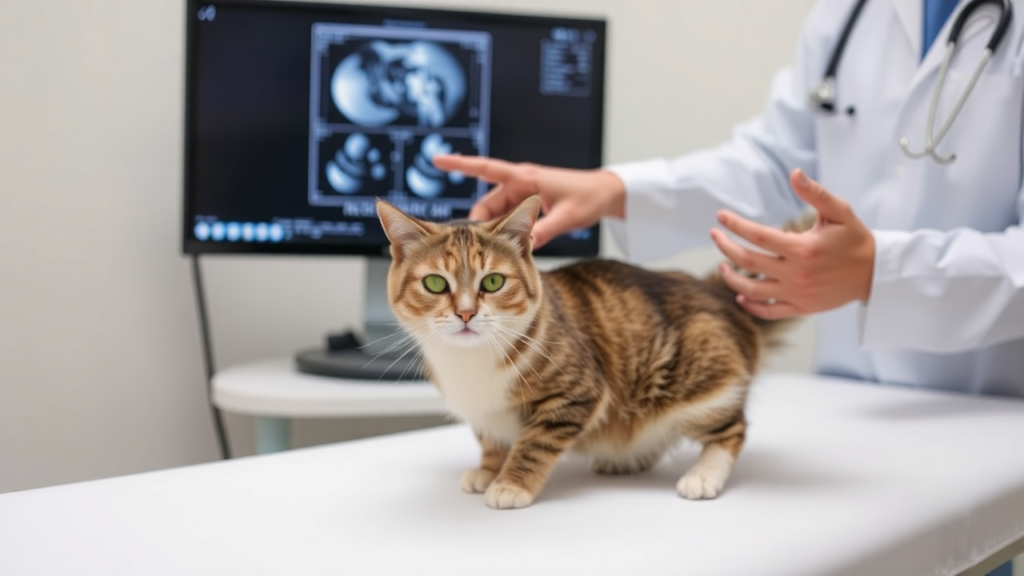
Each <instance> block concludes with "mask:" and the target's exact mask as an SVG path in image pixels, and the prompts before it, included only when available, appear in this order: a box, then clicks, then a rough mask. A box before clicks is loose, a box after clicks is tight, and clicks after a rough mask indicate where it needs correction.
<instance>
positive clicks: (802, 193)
mask: <svg viewBox="0 0 1024 576" xmlns="http://www.w3.org/2000/svg"><path fill="white" fill-rule="evenodd" d="M789 183H790V185H791V186H792V187H793V191H794V192H796V195H797V196H799V197H800V198H801V199H802V200H803V201H804V202H807V203H808V204H810V205H811V206H813V207H814V209H815V210H817V211H818V214H819V216H820V217H822V218H824V219H825V220H830V221H832V222H846V221H847V220H849V217H850V215H851V214H852V211H851V210H850V205H849V203H847V202H846V201H845V200H843V199H841V198H838V197H836V196H833V195H832V194H830V193H829V191H828V190H825V187H824V186H822V185H821V184H820V183H818V182H816V181H814V180H811V179H810V178H808V177H807V174H805V173H804V171H803V170H801V169H799V168H797V169H795V170H793V173H792V174H790V176H789Z"/></svg>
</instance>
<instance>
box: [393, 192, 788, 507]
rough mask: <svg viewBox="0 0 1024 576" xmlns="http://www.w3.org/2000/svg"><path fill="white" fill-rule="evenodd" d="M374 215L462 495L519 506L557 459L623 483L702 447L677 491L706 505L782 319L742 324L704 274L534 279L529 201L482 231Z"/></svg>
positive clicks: (601, 271) (723, 475) (580, 274)
mask: <svg viewBox="0 0 1024 576" xmlns="http://www.w3.org/2000/svg"><path fill="white" fill-rule="evenodd" d="M377 210H378V215H379V217H380V220H381V223H382V225H383V227H384V230H385V233H386V234H387V236H388V239H389V240H390V243H391V256H392V262H391V268H390V270H389V273H388V298H389V301H390V303H391V307H392V309H393V310H394V313H395V316H396V318H397V319H398V321H399V323H400V324H401V325H402V327H403V328H404V329H405V330H406V331H408V332H409V333H411V335H412V336H413V337H414V338H415V339H416V341H417V343H418V345H419V348H420V351H421V354H422V355H423V359H424V361H425V371H426V373H427V374H428V378H429V380H430V381H431V382H432V383H433V384H434V385H435V386H436V387H437V388H438V390H439V391H440V393H441V395H442V397H443V399H444V401H445V403H446V405H447V407H448V408H449V409H450V410H451V411H452V412H453V413H454V415H455V416H457V417H458V418H460V419H462V420H464V421H465V422H467V423H468V424H469V425H470V426H471V427H472V429H473V431H474V433H475V434H476V436H477V439H478V440H479V443H480V446H481V448H482V451H483V456H482V458H481V462H480V466H479V467H477V468H473V469H470V470H468V471H466V472H465V473H464V474H463V475H462V477H461V480H460V485H461V488H462V489H463V490H464V491H466V492H476V493H480V492H482V493H485V497H486V502H487V505H488V506H490V507H492V508H499V509H505V508H522V507H525V506H529V505H530V504H532V503H533V501H534V500H535V499H536V498H537V495H538V494H539V493H540V491H541V489H542V488H543V486H544V484H545V482H546V481H547V479H548V476H549V475H550V473H551V471H552V469H553V468H554V466H555V464H556V462H557V461H558V460H559V458H560V457H561V456H562V454H564V453H565V452H566V451H568V450H570V449H571V450H573V451H575V452H577V453H580V454H583V455H584V456H586V457H588V459H589V462H590V466H591V468H592V469H593V470H594V471H596V472H598V473H603V474H636V473H639V472H642V471H644V470H647V469H649V468H650V467H651V466H653V465H654V464H655V463H657V462H658V460H659V459H660V458H661V457H662V455H663V454H664V453H665V452H666V451H667V450H668V449H670V448H671V447H673V446H674V445H676V444H677V443H678V442H680V441H681V440H682V439H683V438H684V437H685V438H689V439H692V440H695V441H697V442H699V443H701V444H702V445H703V449H702V452H701V455H700V457H699V459H698V461H697V462H696V464H694V465H693V467H692V468H690V469H689V471H687V472H686V474H685V475H683V476H682V478H680V479H679V481H678V483H677V484H676V490H677V492H678V493H679V495H680V496H682V497H684V498H687V499H705V498H715V497H716V496H718V494H719V493H720V492H721V491H722V489H723V486H724V485H725V482H726V479H727V478H728V476H729V474H730V472H731V470H732V466H733V463H734V462H735V460H736V457H737V456H738V454H739V452H740V449H741V447H742V446H743V442H744V439H745V434H746V421H745V418H744V406H745V403H746V398H747V392H748V389H749V387H750V384H751V381H752V379H753V377H754V375H755V373H756V371H757V368H758V364H759V362H760V360H761V358H762V353H763V351H764V350H765V349H766V348H770V347H773V346H775V345H777V344H778V343H779V342H780V336H781V334H782V333H783V331H784V329H785V328H786V327H788V325H789V322H788V321H766V320H762V319H760V318H757V317H754V316H752V315H750V314H748V313H747V312H745V311H744V310H743V309H742V308H740V307H739V306H738V305H737V304H736V300H735V294H734V293H733V292H732V291H731V290H730V289H729V288H728V287H727V286H726V285H725V283H724V282H723V281H722V280H721V278H720V276H718V274H717V273H715V274H712V275H711V276H709V277H707V278H705V279H697V278H694V277H691V276H689V275H686V274H683V273H681V272H654V271H650V270H646V269H643V268H640V267H636V266H632V265H629V264H626V263H623V262H618V261H614V260H602V259H597V260H588V261H581V262H577V263H574V264H570V265H567V266H564V267H561V268H558V269H555V270H553V271H550V272H540V271H538V269H537V267H536V265H535V263H534V261H533V257H532V243H531V236H530V234H531V232H530V231H531V229H532V227H533V224H534V222H535V221H536V219H537V217H538V214H539V211H540V200H539V197H538V196H532V197H530V198H528V199H527V200H525V201H524V202H522V203H521V204H520V205H519V206H518V207H516V208H515V209H514V210H512V212H510V213H509V214H508V215H506V216H505V217H503V218H499V219H495V220H492V221H490V222H485V223H478V222H471V221H455V222H450V223H445V224H439V223H432V222H426V221H421V220H417V219H414V218H411V217H409V216H407V215H406V214H404V213H402V212H401V211H400V210H398V209H397V208H395V207H394V206H392V205H390V204H388V203H386V202H384V201H381V200H378V203H377Z"/></svg>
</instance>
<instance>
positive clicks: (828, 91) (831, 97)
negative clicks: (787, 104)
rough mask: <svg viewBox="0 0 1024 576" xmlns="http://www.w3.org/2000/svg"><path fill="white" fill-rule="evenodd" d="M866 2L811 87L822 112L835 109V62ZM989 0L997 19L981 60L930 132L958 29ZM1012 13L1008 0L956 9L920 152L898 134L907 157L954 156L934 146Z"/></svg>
mask: <svg viewBox="0 0 1024 576" xmlns="http://www.w3.org/2000/svg"><path fill="white" fill-rule="evenodd" d="M866 2H867V0H858V2H857V4H856V5H855V6H854V8H853V11H852V12H851V13H850V17H849V19H848V20H847V21H846V26H844V27H843V32H842V35H841V36H840V37H839V42H838V44H836V47H835V50H834V51H833V52H832V57H831V58H830V59H829V63H828V68H827V69H826V70H825V77H824V78H823V79H822V81H821V82H819V83H818V84H817V85H815V86H814V88H813V89H812V90H811V94H810V99H811V102H812V103H813V104H814V105H815V106H817V107H818V108H820V109H821V110H823V111H825V112H829V113H832V112H835V104H836V72H837V71H838V69H839V62H840V60H841V59H842V55H843V51H844V50H845V49H846V42H847V40H848V39H849V36H850V32H851V31H852V30H853V26H854V24H855V23H856V22H857V18H858V17H859V16H860V12H861V9H862V8H864V4H865V3H866ZM989 3H991V4H997V5H998V6H999V10H1000V15H999V21H998V22H997V23H996V28H995V30H994V31H993V32H992V36H991V37H990V38H989V42H988V45H986V46H985V51H984V52H983V53H982V56H981V60H980V61H979V62H978V65H977V66H976V67H975V69H974V74H973V75H972V76H971V79H970V81H969V82H968V84H967V87H966V88H965V89H964V91H963V93H961V94H960V98H959V100H957V102H956V104H955V105H954V106H953V111H952V112H951V113H950V115H949V118H947V119H946V121H945V123H943V124H942V127H941V128H940V129H939V132H938V134H937V135H936V134H935V133H934V127H935V110H936V108H937V107H938V103H939V94H940V93H941V91H942V84H943V83H944V81H945V79H946V72H947V71H948V70H949V63H950V61H951V60H952V59H953V51H954V50H955V49H956V43H957V41H958V40H959V39H960V33H961V32H962V31H963V29H964V25H965V24H966V23H967V19H968V18H969V17H970V15H971V14H972V13H973V12H974V10H975V9H977V8H979V7H981V5H982V4H989ZM1012 17H1013V6H1012V5H1011V4H1010V1H1009V0H972V1H971V2H970V3H968V4H967V6H965V7H964V8H963V10H961V11H960V14H958V15H957V17H956V20H954V21H953V25H952V27H951V28H950V30H949V37H948V38H947V40H946V52H945V55H944V56H943V58H942V65H941V67H940V68H939V77H938V80H936V81H935V87H934V88H933V89H932V98H931V103H930V104H929V106H928V123H927V125H926V129H925V141H924V149H923V150H922V151H920V152H914V151H912V150H911V149H910V140H909V139H908V138H907V137H905V136H904V137H903V138H900V148H902V149H903V153H904V154H906V155H907V156H909V157H911V158H923V157H925V156H931V157H932V158H933V159H934V160H935V161H936V162H938V163H939V164H948V163H950V162H952V161H953V160H955V159H956V154H950V155H949V156H941V155H939V154H938V153H937V152H936V151H935V148H936V147H938V145H939V143H940V142H941V141H942V139H943V138H944V137H945V136H946V133H947V132H949V128H950V127H951V126H952V125H953V120H955V119H956V117H957V114H959V113H960V109H961V108H963V105H964V102H966V101H967V97H968V96H969V95H970V93H971V90H973V89H974V85H975V84H976V83H977V81H978V78H979V77H980V76H981V71H982V70H983V69H984V68H985V65H986V64H988V61H989V59H991V58H992V54H993V53H994V52H995V51H996V48H997V47H998V46H999V43H1000V41H1002V39H1003V35H1004V34H1005V33H1006V30H1007V28H1009V27H1010V20H1011V19H1012ZM848 113H850V114H852V113H853V108H852V107H850V108H849V109H848Z"/></svg>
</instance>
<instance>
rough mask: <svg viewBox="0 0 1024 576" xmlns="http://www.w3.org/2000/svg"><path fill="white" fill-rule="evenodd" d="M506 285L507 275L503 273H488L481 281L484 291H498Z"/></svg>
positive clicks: (481, 287)
mask: <svg viewBox="0 0 1024 576" xmlns="http://www.w3.org/2000/svg"><path fill="white" fill-rule="evenodd" d="M504 285H505V277H504V276H502V275H501V274H488V275H487V276H484V280H483V282H481V283H480V289H481V290H483V291H484V292H497V291H498V290H500V289H501V287H502V286H504Z"/></svg>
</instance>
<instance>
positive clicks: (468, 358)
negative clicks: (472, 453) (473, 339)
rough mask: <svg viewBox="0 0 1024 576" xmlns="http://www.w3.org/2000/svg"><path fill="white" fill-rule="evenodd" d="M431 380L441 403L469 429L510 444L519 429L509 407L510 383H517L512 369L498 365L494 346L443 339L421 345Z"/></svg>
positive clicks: (517, 421) (516, 416)
mask: <svg viewBox="0 0 1024 576" xmlns="http://www.w3.org/2000/svg"><path fill="white" fill-rule="evenodd" d="M423 352H424V354H425V355H426V357H427V360H428V361H429V362H430V367H431V372H432V375H433V377H434V383H435V384H436V385H437V386H438V387H439V388H440V390H441V395H442V396H443V397H444V401H445V404H446V405H447V406H448V408H449V409H450V410H451V411H452V412H453V413H454V414H455V415H456V416H458V417H459V418H460V419H462V420H464V421H466V422H467V423H469V424H470V425H471V426H472V427H473V429H474V430H475V431H476V432H478V433H480V434H483V435H485V436H488V437H490V438H492V439H494V440H498V441H501V442H503V443H506V444H512V443H513V442H515V441H516V439H517V438H518V437H519V432H520V430H521V429H522V425H521V422H520V420H519V417H518V415H517V414H516V413H515V412H514V411H513V410H511V409H510V408H509V393H510V387H512V386H519V384H518V383H517V382H518V380H517V375H516V372H515V370H514V369H512V368H508V369H503V368H500V367H498V360H499V358H500V356H499V354H500V352H498V351H497V350H492V349H490V348H488V347H486V346H481V347H463V346H453V345H450V344H445V343H443V342H436V343H429V344H425V345H424V346H423Z"/></svg>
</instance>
